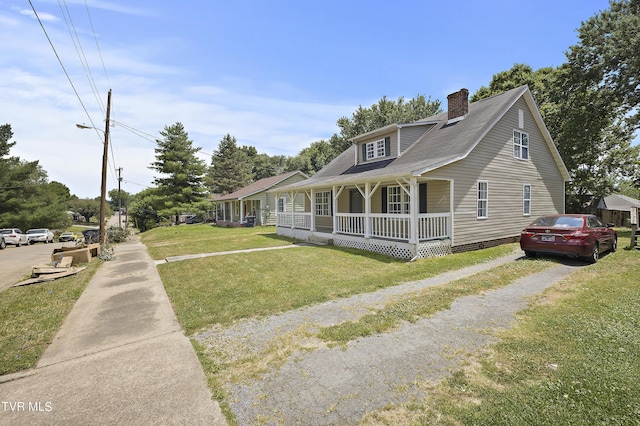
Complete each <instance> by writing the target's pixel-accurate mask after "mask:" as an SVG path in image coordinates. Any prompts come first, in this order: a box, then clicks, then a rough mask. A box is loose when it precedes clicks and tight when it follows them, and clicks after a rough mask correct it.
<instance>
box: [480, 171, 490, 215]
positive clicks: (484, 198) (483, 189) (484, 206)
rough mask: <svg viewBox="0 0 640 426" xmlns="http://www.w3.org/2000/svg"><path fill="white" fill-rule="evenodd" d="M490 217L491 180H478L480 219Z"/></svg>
mask: <svg viewBox="0 0 640 426" xmlns="http://www.w3.org/2000/svg"><path fill="white" fill-rule="evenodd" d="M488 217H489V182H487V181H486V180H479V181H478V219H486V218H488Z"/></svg>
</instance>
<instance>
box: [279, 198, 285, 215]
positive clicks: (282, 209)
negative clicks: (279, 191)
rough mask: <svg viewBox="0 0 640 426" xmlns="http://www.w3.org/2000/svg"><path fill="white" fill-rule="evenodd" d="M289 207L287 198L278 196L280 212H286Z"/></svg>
mask: <svg viewBox="0 0 640 426" xmlns="http://www.w3.org/2000/svg"><path fill="white" fill-rule="evenodd" d="M286 207H287V199H286V198H285V197H280V198H278V213H284V212H285V209H286Z"/></svg>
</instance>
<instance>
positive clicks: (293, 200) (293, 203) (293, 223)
mask: <svg viewBox="0 0 640 426" xmlns="http://www.w3.org/2000/svg"><path fill="white" fill-rule="evenodd" d="M289 197H290V198H291V229H295V227H296V198H297V197H298V193H297V192H290V193H289Z"/></svg>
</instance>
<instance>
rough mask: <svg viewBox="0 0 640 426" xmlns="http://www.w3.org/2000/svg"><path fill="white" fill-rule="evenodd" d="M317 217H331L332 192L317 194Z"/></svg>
mask: <svg viewBox="0 0 640 426" xmlns="http://www.w3.org/2000/svg"><path fill="white" fill-rule="evenodd" d="M315 214H316V216H331V191H319V192H316V211H315Z"/></svg>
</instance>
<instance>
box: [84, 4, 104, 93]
mask: <svg viewBox="0 0 640 426" xmlns="http://www.w3.org/2000/svg"><path fill="white" fill-rule="evenodd" d="M84 6H85V8H86V9H87V16H88V17H89V23H90V24H91V34H93V39H94V40H95V41H96V48H97V49H98V56H100V62H101V63H102V69H103V70H104V75H105V77H106V78H107V83H109V87H111V80H110V79H109V74H108V73H107V68H106V67H105V66H104V60H103V59H102V51H101V50H100V45H99V44H98V38H97V37H96V30H95V29H94V28H93V20H92V19H91V14H90V13H89V5H88V4H87V0H84Z"/></svg>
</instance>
